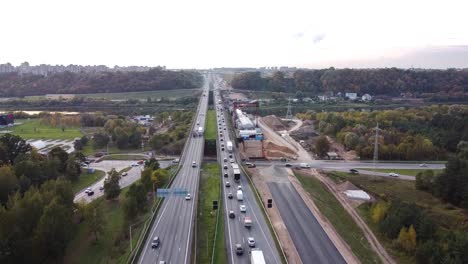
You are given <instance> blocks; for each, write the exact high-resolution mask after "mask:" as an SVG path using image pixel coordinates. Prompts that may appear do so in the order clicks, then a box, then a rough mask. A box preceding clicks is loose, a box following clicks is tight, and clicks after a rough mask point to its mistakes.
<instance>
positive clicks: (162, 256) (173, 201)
mask: <svg viewBox="0 0 468 264" xmlns="http://www.w3.org/2000/svg"><path fill="white" fill-rule="evenodd" d="M208 84H209V82H208V80H207V77H205V83H204V87H203V93H204V94H206V96H203V95H202V96H201V99H200V102H199V106H198V110H197V114H196V117H195V118H196V122H198V123H199V125H196V122H195V127H198V126H202V127H205V117H206V111H207V107H208V89H209V85H208ZM193 129H194V128H192V130H193ZM185 144H186V146H185V148H184V153H183V154H182V159H181V165H182V168H181V169H180V171H179V173H178V174H177V176H176V178H175V179H174V181H173V183H172V186H171V189H174V188H181V189H185V190H187V191H188V192H189V193H190V194H191V196H192V199H191V200H188V201H187V200H185V198H184V197H185V195H170V196H168V197H167V198H165V199H164V202H163V203H162V205H161V208H160V210H159V212H158V216H157V217H156V219H155V221H154V223H153V226H152V227H151V229H150V233H149V236H148V239H147V241H146V242H145V243H144V245H143V246H144V248H143V249H142V252H141V255H140V258H139V260H138V263H152V264H153V263H159V261H166V263H174V264H179V263H184V264H185V263H190V262H191V248H192V242H193V241H192V237H193V223H194V217H195V216H196V208H197V205H196V201H197V200H198V181H199V176H200V164H201V161H202V158H203V148H204V138H203V137H192V136H190V138H188V140H187V142H186V143H185ZM193 161H195V162H196V167H192V162H193ZM156 236H157V237H159V239H160V241H161V244H160V245H159V247H158V248H156V249H152V248H151V242H152V240H153V238H154V237H156Z"/></svg>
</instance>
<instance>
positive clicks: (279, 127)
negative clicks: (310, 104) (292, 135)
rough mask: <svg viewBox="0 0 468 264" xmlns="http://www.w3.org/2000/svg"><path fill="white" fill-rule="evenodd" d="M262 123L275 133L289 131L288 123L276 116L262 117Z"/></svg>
mask: <svg viewBox="0 0 468 264" xmlns="http://www.w3.org/2000/svg"><path fill="white" fill-rule="evenodd" d="M262 121H263V123H264V124H265V125H267V126H269V127H270V128H271V129H273V130H274V131H283V130H288V129H289V125H288V123H287V122H285V121H283V120H281V119H279V118H278V117H277V116H275V115H269V116H265V117H262Z"/></svg>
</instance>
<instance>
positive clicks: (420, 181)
mask: <svg viewBox="0 0 468 264" xmlns="http://www.w3.org/2000/svg"><path fill="white" fill-rule="evenodd" d="M435 178H436V175H434V171H432V170H425V171H423V172H419V173H418V174H416V181H415V182H414V185H415V187H416V189H418V190H423V191H429V192H432V189H433V186H434V182H435Z"/></svg>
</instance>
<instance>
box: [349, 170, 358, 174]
mask: <svg viewBox="0 0 468 264" xmlns="http://www.w3.org/2000/svg"><path fill="white" fill-rule="evenodd" d="M349 172H350V173H351V174H359V171H358V170H356V169H350V170H349Z"/></svg>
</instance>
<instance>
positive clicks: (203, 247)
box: [196, 163, 227, 264]
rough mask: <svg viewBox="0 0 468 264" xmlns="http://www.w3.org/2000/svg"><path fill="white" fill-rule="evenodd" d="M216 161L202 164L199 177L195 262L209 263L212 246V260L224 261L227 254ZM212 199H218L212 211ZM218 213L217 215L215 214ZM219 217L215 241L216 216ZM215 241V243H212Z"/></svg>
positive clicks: (218, 171) (216, 261)
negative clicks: (216, 205)
mask: <svg viewBox="0 0 468 264" xmlns="http://www.w3.org/2000/svg"><path fill="white" fill-rule="evenodd" d="M219 169H220V168H219V165H218V164H217V163H210V164H204V165H203V171H202V173H201V178H200V192H199V194H200V196H199V198H198V199H199V201H198V216H197V243H196V246H197V261H196V263H210V261H211V257H212V253H213V246H214V247H215V250H214V253H215V254H214V262H213V263H220V264H221V263H226V262H227V256H226V250H225V245H224V218H223V215H222V213H223V210H222V204H223V202H222V200H221V199H222V197H221V196H220V184H221V183H220V176H219V174H220V170H219ZM213 200H218V206H219V209H218V210H216V211H213V210H212V209H213ZM217 213H219V215H217ZM217 217H218V218H219V220H218V221H219V223H218V227H217V235H216V236H217V237H216V241H214V238H215V232H216V218H217ZM214 242H215V243H214Z"/></svg>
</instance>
